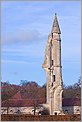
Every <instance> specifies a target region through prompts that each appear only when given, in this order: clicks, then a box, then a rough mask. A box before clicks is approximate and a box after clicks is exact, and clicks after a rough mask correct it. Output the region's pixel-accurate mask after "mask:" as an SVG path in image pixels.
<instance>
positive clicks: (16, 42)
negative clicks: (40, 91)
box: [1, 1, 81, 85]
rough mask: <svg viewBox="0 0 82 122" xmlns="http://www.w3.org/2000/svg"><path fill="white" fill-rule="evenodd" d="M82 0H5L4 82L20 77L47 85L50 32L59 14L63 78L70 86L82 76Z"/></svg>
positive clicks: (18, 80)
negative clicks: (81, 0)
mask: <svg viewBox="0 0 82 122" xmlns="http://www.w3.org/2000/svg"><path fill="white" fill-rule="evenodd" d="M80 8H81V7H80V2H72V1H69V2H65V1H62V2H56V1H51V2H49V1H45V2H43V1H40V2H39V1H36V2H35V1H34V2H33V1H32V2H29V1H28V2H23V1H22V2H13V1H12V2H5V1H4V2H2V8H1V9H2V14H1V20H2V21H1V29H2V33H1V34H2V35H1V38H2V47H1V54H2V55H1V56H2V58H1V59H2V60H1V61H2V70H1V71H2V72H1V75H2V81H9V82H10V83H14V84H20V80H28V81H36V82H37V83H38V84H40V85H43V84H44V83H45V82H46V75H45V72H44V70H43V69H42V63H43V61H44V54H45V47H46V42H47V38H48V34H49V33H50V32H51V28H52V23H53V20H54V16H55V13H57V16H58V21H59V25H60V29H61V41H62V45H61V46H62V56H61V58H62V77H63V82H64V84H66V85H70V84H73V83H75V82H77V81H78V79H79V77H80V55H81V54H80V49H81V46H80V41H81V26H80V25H81V13H80Z"/></svg>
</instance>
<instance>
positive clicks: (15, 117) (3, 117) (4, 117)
mask: <svg viewBox="0 0 82 122" xmlns="http://www.w3.org/2000/svg"><path fill="white" fill-rule="evenodd" d="M1 121H81V115H72V116H70V115H27V114H25V115H24V114H23V115H15V114H2V115H1Z"/></svg>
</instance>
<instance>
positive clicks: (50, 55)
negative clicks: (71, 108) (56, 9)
mask: <svg viewBox="0 0 82 122" xmlns="http://www.w3.org/2000/svg"><path fill="white" fill-rule="evenodd" d="M60 34H61V32H60V28H59V24H58V20H57V15H56V14H55V18H54V22H53V26H52V30H51V33H50V34H49V36H48V41H47V44H46V50H45V58H44V63H43V65H42V66H43V68H44V70H45V72H46V80H47V82H46V95H47V97H46V98H47V99H46V103H47V104H48V105H49V111H50V115H54V114H61V111H62V91H63V88H62V66H61V38H60Z"/></svg>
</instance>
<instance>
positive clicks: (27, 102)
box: [1, 91, 81, 107]
mask: <svg viewBox="0 0 82 122" xmlns="http://www.w3.org/2000/svg"><path fill="white" fill-rule="evenodd" d="M28 98H29V97H28V96H27V97H26V96H23V94H22V93H21V92H20V91H18V92H17V93H16V94H15V95H14V96H13V97H12V98H11V99H9V100H5V101H2V102H1V106H2V107H8V106H9V107H31V106H34V104H35V105H36V106H38V105H39V104H43V103H45V99H43V98H36V99H33V98H32V99H31V98H30V99H28ZM62 106H63V107H64V106H81V99H79V98H63V99H62Z"/></svg>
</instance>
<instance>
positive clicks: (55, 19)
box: [52, 13, 61, 34]
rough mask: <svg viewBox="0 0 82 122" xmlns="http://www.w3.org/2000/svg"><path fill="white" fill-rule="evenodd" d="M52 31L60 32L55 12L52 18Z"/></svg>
mask: <svg viewBox="0 0 82 122" xmlns="http://www.w3.org/2000/svg"><path fill="white" fill-rule="evenodd" d="M52 33H59V34H61V31H60V28H59V24H58V19H57V14H56V13H55V18H54V22H53V26H52Z"/></svg>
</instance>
